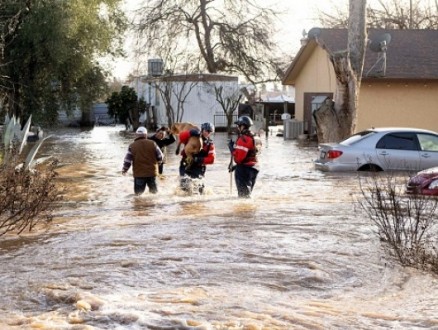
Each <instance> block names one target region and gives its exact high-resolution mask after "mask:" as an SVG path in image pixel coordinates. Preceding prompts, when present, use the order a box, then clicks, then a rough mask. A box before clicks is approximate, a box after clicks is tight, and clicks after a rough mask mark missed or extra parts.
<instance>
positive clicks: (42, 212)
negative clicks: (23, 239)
mask: <svg viewBox="0 0 438 330" xmlns="http://www.w3.org/2000/svg"><path fill="white" fill-rule="evenodd" d="M13 153H14V152H13ZM57 163H58V161H57V160H51V161H49V162H47V163H46V164H44V166H42V165H40V166H38V167H36V168H34V169H32V170H29V169H26V168H25V167H24V166H20V165H22V163H21V162H20V161H19V158H18V157H11V158H10V160H9V161H8V162H3V163H2V164H1V165H0V236H2V235H4V234H6V233H7V232H11V231H13V232H16V233H17V234H20V233H22V232H23V231H24V230H25V229H28V230H29V231H30V230H32V229H33V228H34V226H35V225H36V224H37V223H38V222H40V221H45V222H48V221H50V220H51V219H52V211H53V209H54V207H55V205H56V202H57V201H60V200H61V199H62V195H61V193H62V188H58V187H57V185H56V181H55V178H56V176H57V173H56V171H55V168H56V166H57Z"/></svg>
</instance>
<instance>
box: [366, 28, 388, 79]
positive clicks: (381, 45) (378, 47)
mask: <svg viewBox="0 0 438 330" xmlns="http://www.w3.org/2000/svg"><path fill="white" fill-rule="evenodd" d="M390 42H391V35H390V34H389V33H383V34H381V35H379V36H377V37H375V38H373V39H372V40H371V42H370V43H369V48H370V50H371V51H373V52H375V53H378V54H379V55H378V57H377V61H376V63H374V65H373V66H372V67H371V68H370V69H369V70H368V72H367V74H366V75H367V76H368V75H369V73H370V72H371V70H372V69H374V67H375V66H376V65H377V64H379V63H380V62H382V64H381V65H382V66H381V68H380V70H377V73H381V74H382V76H385V75H386V51H387V49H388V44H389V43H390Z"/></svg>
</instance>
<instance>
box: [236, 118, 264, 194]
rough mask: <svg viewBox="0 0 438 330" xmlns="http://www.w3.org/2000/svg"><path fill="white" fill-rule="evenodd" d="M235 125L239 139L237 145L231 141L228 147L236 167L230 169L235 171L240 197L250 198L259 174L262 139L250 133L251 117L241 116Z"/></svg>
mask: <svg viewBox="0 0 438 330" xmlns="http://www.w3.org/2000/svg"><path fill="white" fill-rule="evenodd" d="M235 124H236V125H237V129H238V132H239V137H238V138H237V140H236V143H235V144H234V142H233V140H230V142H229V144H228V147H229V149H230V151H231V153H232V155H233V160H234V162H235V163H236V165H235V166H232V167H230V168H229V171H230V172H232V171H235V173H234V178H235V181H236V187H237V194H238V196H239V197H240V198H250V197H251V193H252V190H253V188H254V185H255V183H256V180H257V175H258V173H259V168H258V159H257V154H258V153H259V152H260V149H261V146H262V143H261V140H260V138H259V137H258V136H255V135H254V134H253V133H252V132H251V131H250V127H251V126H252V125H253V122H252V120H251V118H250V117H248V116H241V117H239V119H238V120H237V121H236V122H235ZM230 165H231V164H230Z"/></svg>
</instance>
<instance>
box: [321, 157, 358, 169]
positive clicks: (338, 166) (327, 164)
mask: <svg viewBox="0 0 438 330" xmlns="http://www.w3.org/2000/svg"><path fill="white" fill-rule="evenodd" d="M314 165H315V169H316V170H319V171H323V172H343V171H357V166H356V165H355V166H353V165H349V164H339V163H333V162H324V163H323V162H321V161H320V160H315V162H314Z"/></svg>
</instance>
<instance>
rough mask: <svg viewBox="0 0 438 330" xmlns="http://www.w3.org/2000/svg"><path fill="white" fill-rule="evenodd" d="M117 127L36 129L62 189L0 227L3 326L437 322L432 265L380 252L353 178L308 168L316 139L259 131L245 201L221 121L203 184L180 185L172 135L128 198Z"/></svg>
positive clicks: (248, 327) (124, 139)
mask: <svg viewBox="0 0 438 330" xmlns="http://www.w3.org/2000/svg"><path fill="white" fill-rule="evenodd" d="M121 130H122V128H121V127H110V128H108V127H96V128H94V129H93V130H90V131H82V132H80V131H78V130H59V131H55V132H53V138H51V139H49V140H47V141H46V142H47V143H46V145H45V146H44V149H43V150H42V153H47V154H55V155H56V156H57V157H58V158H59V159H60V160H61V164H60V167H59V174H60V181H61V182H62V183H63V184H64V185H65V186H66V187H67V191H68V193H67V195H66V198H65V200H64V201H63V206H62V208H61V209H60V210H59V211H58V212H57V215H56V218H55V220H54V221H53V223H52V224H51V225H50V226H48V227H45V228H40V229H39V230H38V231H37V232H35V233H30V234H26V235H23V236H22V237H16V236H14V235H8V236H7V237H2V238H1V240H0V264H1V269H0V280H1V284H2V285H1V299H0V329H76V330H78V329H205V330H210V329H211V330H214V329H235V330H258V329H260V330H261V329H433V328H436V329H438V307H437V306H438V287H437V284H438V282H437V278H436V277H435V276H433V275H430V274H427V273H422V272H419V271H416V270H412V269H408V268H405V269H403V268H400V267H399V266H397V265H394V264H393V263H391V262H389V261H388V260H387V259H385V257H384V254H383V252H382V250H381V245H380V242H379V241H378V239H377V236H376V234H375V233H374V228H373V226H372V225H371V224H370V222H369V221H368V220H367V218H366V217H364V216H363V214H362V212H361V210H360V209H358V208H357V206H355V203H354V201H355V195H357V194H358V178H357V177H356V175H355V174H324V173H321V172H316V171H315V170H314V169H313V164H312V161H313V159H315V158H316V155H317V149H316V147H315V146H314V145H304V144H302V143H299V142H297V141H284V140H283V138H282V137H277V136H275V134H272V135H269V137H268V138H267V139H266V140H265V141H264V147H263V150H262V154H261V156H260V163H261V172H260V174H259V177H258V182H257V184H256V187H255V190H254V193H253V198H252V199H251V200H239V199H237V192H236V189H235V185H234V182H231V181H230V175H229V173H228V171H227V165H228V162H229V153H228V149H227V147H226V138H227V137H226V135H225V134H224V133H216V134H215V135H214V140H215V143H216V149H217V161H216V163H215V164H214V165H212V166H210V167H209V168H208V171H207V176H206V179H205V182H206V185H207V187H208V188H207V194H206V195H203V196H186V195H184V194H181V193H180V192H179V190H178V189H177V182H178V161H179V158H178V157H177V156H175V155H174V150H175V146H171V147H169V149H168V164H166V165H165V169H164V172H165V177H164V178H163V179H160V180H159V182H158V184H159V193H158V194H157V195H149V194H147V193H146V194H144V195H143V196H140V197H136V196H134V195H133V182H132V177H131V176H126V177H124V176H122V175H121V174H120V171H121V166H122V162H123V157H124V155H125V152H126V150H127V146H128V144H129V143H130V142H131V141H132V136H131V135H126V134H124V133H123V132H121Z"/></svg>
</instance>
